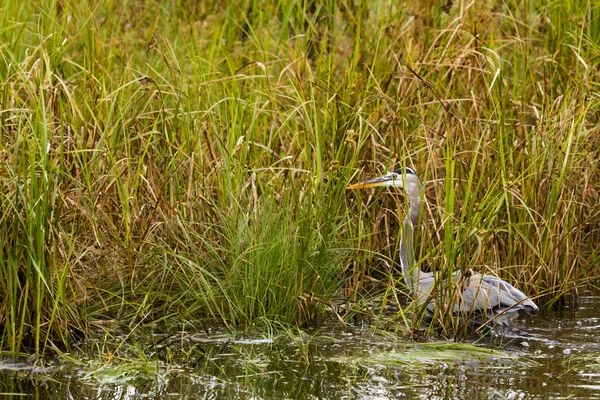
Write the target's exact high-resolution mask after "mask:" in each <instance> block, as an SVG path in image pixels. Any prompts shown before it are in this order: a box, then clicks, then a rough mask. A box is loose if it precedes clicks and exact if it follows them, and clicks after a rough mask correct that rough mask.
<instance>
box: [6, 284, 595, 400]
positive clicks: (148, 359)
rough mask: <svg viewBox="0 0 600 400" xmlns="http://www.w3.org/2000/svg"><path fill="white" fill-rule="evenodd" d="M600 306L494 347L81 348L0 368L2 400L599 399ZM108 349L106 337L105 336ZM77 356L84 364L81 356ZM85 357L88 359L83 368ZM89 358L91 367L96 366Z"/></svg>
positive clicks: (242, 342) (367, 342)
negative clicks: (60, 357) (67, 357)
mask: <svg viewBox="0 0 600 400" xmlns="http://www.w3.org/2000/svg"><path fill="white" fill-rule="evenodd" d="M599 331H600V296H585V297H582V298H581V302H580V307H579V308H578V309H577V310H573V309H569V308H565V309H563V310H561V311H547V312H542V313H540V314H538V315H537V316H535V317H531V318H527V319H522V320H518V321H516V322H515V323H514V324H513V325H512V327H511V329H510V331H508V332H506V334H505V336H504V339H503V344H502V345H500V344H499V343H498V340H497V339H495V340H492V339H490V338H487V339H484V340H480V341H479V342H478V343H452V342H431V343H414V342H408V343H407V342H406V340H405V339H402V338H399V337H398V336H397V335H393V334H383V335H374V334H373V332H372V331H371V330H369V329H355V330H340V329H339V328H332V329H331V330H329V331H325V330H321V331H320V332H318V333H316V334H314V335H312V336H311V335H291V336H290V335H281V336H276V337H241V338H235V337H233V336H231V335H224V334H221V333H215V332H207V333H204V334H199V335H194V336H191V337H190V336H186V335H185V334H183V333H180V334H179V335H178V336H172V337H165V335H159V334H156V335H154V336H153V337H152V339H153V340H154V343H155V344H154V345H148V344H147V341H148V340H147V339H148V338H147V337H146V338H145V339H146V341H145V342H146V343H145V344H141V343H143V342H144V340H143V339H142V338H141V337H140V338H138V339H134V338H133V337H132V336H131V335H130V336H129V337H122V338H121V341H119V340H106V338H103V339H102V340H96V341H89V342H86V343H85V344H82V345H81V349H82V350H81V352H80V353H74V354H73V356H74V358H75V359H76V361H75V360H74V361H73V362H70V363H67V362H64V361H61V362H58V361H52V360H48V361H46V362H45V364H44V365H37V366H32V365H31V363H30V362H29V361H28V360H25V359H14V358H9V357H4V358H0V394H2V398H15V399H21V398H23V397H24V396H26V397H34V398H64V399H140V398H148V399H169V398H174V399H179V398H183V399H233V398H235V399H373V400H375V399H395V398H423V399H447V398H457V399H459V398H468V399H497V398H506V399H547V398H552V399H555V398H579V399H590V398H600V341H599V340H598V339H597V334H598V332H599ZM106 337H108V338H110V336H106ZM86 354H87V356H86ZM91 354H94V355H95V356H94V357H92V356H90V355H91ZM98 355H100V356H98Z"/></svg>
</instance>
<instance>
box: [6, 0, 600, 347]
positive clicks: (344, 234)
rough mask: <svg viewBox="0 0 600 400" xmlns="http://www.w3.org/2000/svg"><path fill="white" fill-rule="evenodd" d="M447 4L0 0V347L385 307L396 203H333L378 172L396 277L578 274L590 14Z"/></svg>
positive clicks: (593, 110)
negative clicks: (405, 255)
mask: <svg viewBox="0 0 600 400" xmlns="http://www.w3.org/2000/svg"><path fill="white" fill-rule="evenodd" d="M392 3H393V2H392ZM448 5H450V6H451V7H450V9H449V12H445V11H444V7H441V5H440V4H437V3H429V2H422V3H419V4H418V5H410V4H404V5H397V4H390V3H388V2H372V3H369V2H360V1H358V2H338V1H331V2H326V3H325V4H323V5H319V4H316V3H312V2H306V3H302V2H279V1H270V2H262V3H260V4H259V3H256V2H251V1H246V2H244V1H238V2H235V1H212V2H198V3H194V2H192V3H189V4H187V3H186V4H182V3H181V2H175V1H167V2H164V1H162V2H139V1H129V2H124V3H114V2H101V3H99V4H96V3H90V2H87V1H77V2H75V1H60V2H53V1H48V2H43V3H39V4H38V3H36V4H33V3H31V4H29V3H27V2H23V3H21V2H13V1H4V2H2V3H1V6H0V9H2V12H1V13H0V26H1V27H2V28H0V45H1V47H2V49H1V50H2V51H1V52H0V54H1V56H0V76H1V81H2V86H1V92H0V108H1V112H0V123H1V126H2V138H1V142H0V154H1V157H2V159H3V163H2V164H1V165H0V182H1V183H2V185H1V186H2V190H1V192H0V200H1V201H0V204H1V206H0V207H1V213H0V241H1V244H2V256H1V257H0V316H1V318H0V326H1V327H2V336H1V339H0V343H1V344H0V347H2V348H8V349H10V350H13V351H18V350H19V349H22V348H35V349H36V351H38V352H40V351H42V350H43V348H44V346H46V345H48V344H49V343H50V342H52V343H57V342H62V343H68V341H69V339H70V338H71V337H73V335H74V334H75V335H79V334H85V332H86V330H87V329H88V324H89V323H90V322H91V321H94V320H97V319H102V318H106V317H110V318H118V319H120V320H121V321H123V322H125V323H126V324H128V325H130V326H131V327H135V326H136V324H141V323H146V322H149V321H157V320H161V319H175V320H177V319H192V320H206V319H208V320H213V321H215V322H217V323H219V324H224V325H226V326H228V327H240V326H241V327H244V326H249V325H255V324H270V323H272V322H277V323H284V324H290V323H291V324H301V325H302V324H311V323H315V322H317V323H318V320H317V317H318V312H317V311H318V310H319V309H322V308H323V307H324V305H323V304H327V302H328V301H329V300H330V299H331V298H332V296H333V295H334V294H336V293H337V294H339V293H344V295H346V296H347V297H348V298H349V299H350V300H352V301H359V300H360V299H361V298H362V297H363V296H364V295H365V293H366V292H365V288H366V284H367V283H370V281H371V280H372V279H376V280H380V281H382V282H385V283H387V284H388V288H389V290H388V292H387V293H386V296H387V297H388V298H389V296H390V295H391V294H395V295H396V296H397V297H398V298H399V297H400V296H401V295H403V293H402V292H406V291H405V289H404V288H403V287H402V286H401V284H399V282H401V280H399V279H398V278H399V274H398V273H397V265H395V264H394V260H396V258H397V257H396V254H395V252H396V248H397V246H396V243H397V242H396V241H397V227H398V221H399V220H401V218H402V213H403V206H404V205H405V203H406V202H405V201H403V199H402V198H399V197H397V196H380V195H379V194H377V195H375V196H373V194H375V193H368V192H363V193H361V194H359V195H358V196H357V195H356V194H349V193H346V192H345V187H346V185H347V184H348V182H350V181H353V182H355V181H357V180H359V179H362V178H364V177H367V176H371V175H373V174H378V173H381V172H382V171H385V170H388V169H391V168H394V167H398V166H402V165H408V166H411V167H414V168H415V169H416V170H417V171H418V172H419V173H420V175H421V176H422V178H423V180H424V181H425V182H426V202H425V204H424V213H423V217H422V226H421V227H420V228H419V230H418V231H417V232H418V233H417V246H418V248H417V252H416V254H417V258H418V262H419V263H420V266H421V268H423V269H431V270H436V271H441V272H442V273H443V274H447V276H450V274H451V273H452V272H453V271H456V270H465V269H467V268H472V269H474V270H476V271H479V272H492V273H496V274H498V275H500V276H501V277H502V278H504V279H507V280H509V281H510V282H511V283H515V284H516V285H517V286H519V287H520V288H521V289H523V290H524V291H525V292H526V293H528V294H530V295H532V296H534V297H535V298H537V299H538V302H539V303H541V304H547V305H550V304H553V303H555V302H557V301H563V300H564V299H568V298H569V296H571V295H572V294H573V293H576V292H577V290H580V289H582V288H583V287H585V285H588V284H593V282H594V280H595V278H597V277H598V267H597V266H598V243H599V240H598V239H599V238H598V236H599V235H598V231H599V229H598V228H599V226H598V214H599V212H600V208H599V206H598V204H599V201H598V200H599V199H598V189H599V186H600V185H599V183H598V182H599V179H598V178H599V169H598V166H597V160H598V157H599V154H598V143H599V140H600V135H599V131H598V128H597V123H598V109H599V98H598V82H599V80H598V73H597V70H598V59H599V58H598V55H599V53H600V48H599V46H598V45H597V43H598V39H599V36H600V28H599V23H598V21H597V15H598V11H599V10H598V9H597V7H596V6H593V5H592V4H591V3H589V2H577V1H573V2H554V3H551V4H549V5H547V4H545V3H539V4H537V3H536V5H535V6H534V5H533V4H532V3H527V4H526V5H521V4H519V3H512V2H486V3H485V4H484V3H483V2H477V3H473V4H463V3H457V4H454V5H452V4H450V3H448ZM342 289H345V290H342ZM395 291H398V292H397V293H393V292H395ZM402 316H403V318H399V320H400V321H402V323H401V325H403V326H406V327H408V328H412V327H413V325H414V324H416V322H414V321H413V320H412V319H411V318H412V317H411V315H410V313H406V314H402ZM446 318H447V314H446V315H440V316H439V318H436V320H437V321H438V322H440V323H441V325H443V326H446V327H447V328H448V327H450V328H451V327H452V324H453V322H452V321H450V322H449V321H447V320H445V319H446ZM450 328H448V329H450Z"/></svg>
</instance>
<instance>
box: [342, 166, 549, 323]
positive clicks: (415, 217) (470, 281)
mask: <svg viewBox="0 0 600 400" xmlns="http://www.w3.org/2000/svg"><path fill="white" fill-rule="evenodd" d="M379 186H387V187H397V188H403V189H405V190H406V193H407V194H408V198H409V204H410V206H409V209H408V214H407V215H406V217H405V218H404V222H403V229H402V232H401V236H400V265H401V267H402V273H403V274H404V281H405V282H406V286H408V288H409V289H410V290H412V291H413V292H414V294H415V298H416V300H417V302H418V303H420V304H423V303H425V302H428V304H427V312H428V314H429V315H430V316H431V315H433V313H434V311H435V307H436V302H435V300H434V299H433V297H434V296H435V295H436V293H437V292H436V291H434V290H433V287H434V285H435V277H434V275H433V273H431V272H423V271H421V270H420V269H419V268H418V267H417V266H416V265H415V264H414V257H413V229H414V227H415V226H416V225H417V223H418V222H419V215H420V213H421V196H422V193H423V182H422V181H421V179H420V178H419V177H418V176H417V174H416V173H415V171H413V170H412V169H410V168H401V169H398V170H396V171H394V172H390V173H388V174H386V175H383V176H380V177H377V178H374V179H369V180H367V181H364V182H362V183H358V184H354V185H350V186H348V189H366V188H372V187H379ZM453 278H454V279H453V281H454V283H455V284H456V286H455V288H456V290H455V294H457V295H458V296H455V297H454V299H455V300H454V302H453V307H452V309H453V312H454V313H457V314H467V315H473V314H476V315H478V316H483V317H487V318H488V321H489V320H491V322H493V323H494V324H500V325H506V324H508V321H510V320H511V319H513V318H514V317H516V316H517V315H527V314H531V313H533V312H535V311H538V307H537V306H536V305H535V303H534V302H533V301H532V300H531V299H529V298H528V297H527V296H526V295H525V294H524V293H523V292H521V291H520V290H518V289H516V288H515V287H514V286H512V285H511V284H509V283H507V282H505V281H503V280H502V279H500V278H498V277H496V276H493V275H483V274H478V273H475V272H472V271H469V272H468V273H459V274H458V275H455V276H454V277H453ZM444 284H445V282H444ZM444 284H442V285H441V286H442V287H444V286H445V285H444ZM457 290H459V291H460V293H456V291H457Z"/></svg>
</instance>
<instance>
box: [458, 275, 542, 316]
mask: <svg viewBox="0 0 600 400" xmlns="http://www.w3.org/2000/svg"><path fill="white" fill-rule="evenodd" d="M461 290H462V293H461V298H460V300H459V301H458V302H457V304H456V305H455V308H454V311H455V312H458V311H463V312H464V311H466V312H470V311H480V312H485V313H487V314H488V315H489V316H494V315H497V314H499V313H502V312H504V311H507V310H511V309H513V310H514V311H519V310H527V309H530V311H537V309H538V308H537V306H536V305H535V303H534V302H533V301H531V300H530V299H529V298H528V297H527V296H526V295H525V294H524V293H523V292H521V291H520V290H518V289H517V288H515V287H514V286H512V285H511V284H509V283H507V282H505V281H503V280H501V279H500V278H498V277H495V276H492V275H481V274H477V273H474V274H473V275H472V276H470V277H468V278H465V279H464V281H463V284H462V288H461Z"/></svg>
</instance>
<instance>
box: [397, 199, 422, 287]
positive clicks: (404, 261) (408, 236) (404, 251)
mask: <svg viewBox="0 0 600 400" xmlns="http://www.w3.org/2000/svg"><path fill="white" fill-rule="evenodd" d="M409 199H410V207H409V209H408V215H407V216H406V217H405V218H404V222H403V224H402V234H401V236H400V266H401V267H402V274H403V275H404V282H406V286H408V287H409V289H411V290H413V291H414V290H415V283H416V282H418V281H419V275H420V273H421V271H419V268H417V267H416V266H415V265H414V263H415V259H414V254H413V248H414V247H413V230H414V227H415V226H417V223H418V222H419V214H420V213H421V199H420V196H419V195H418V194H415V193H409Z"/></svg>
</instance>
